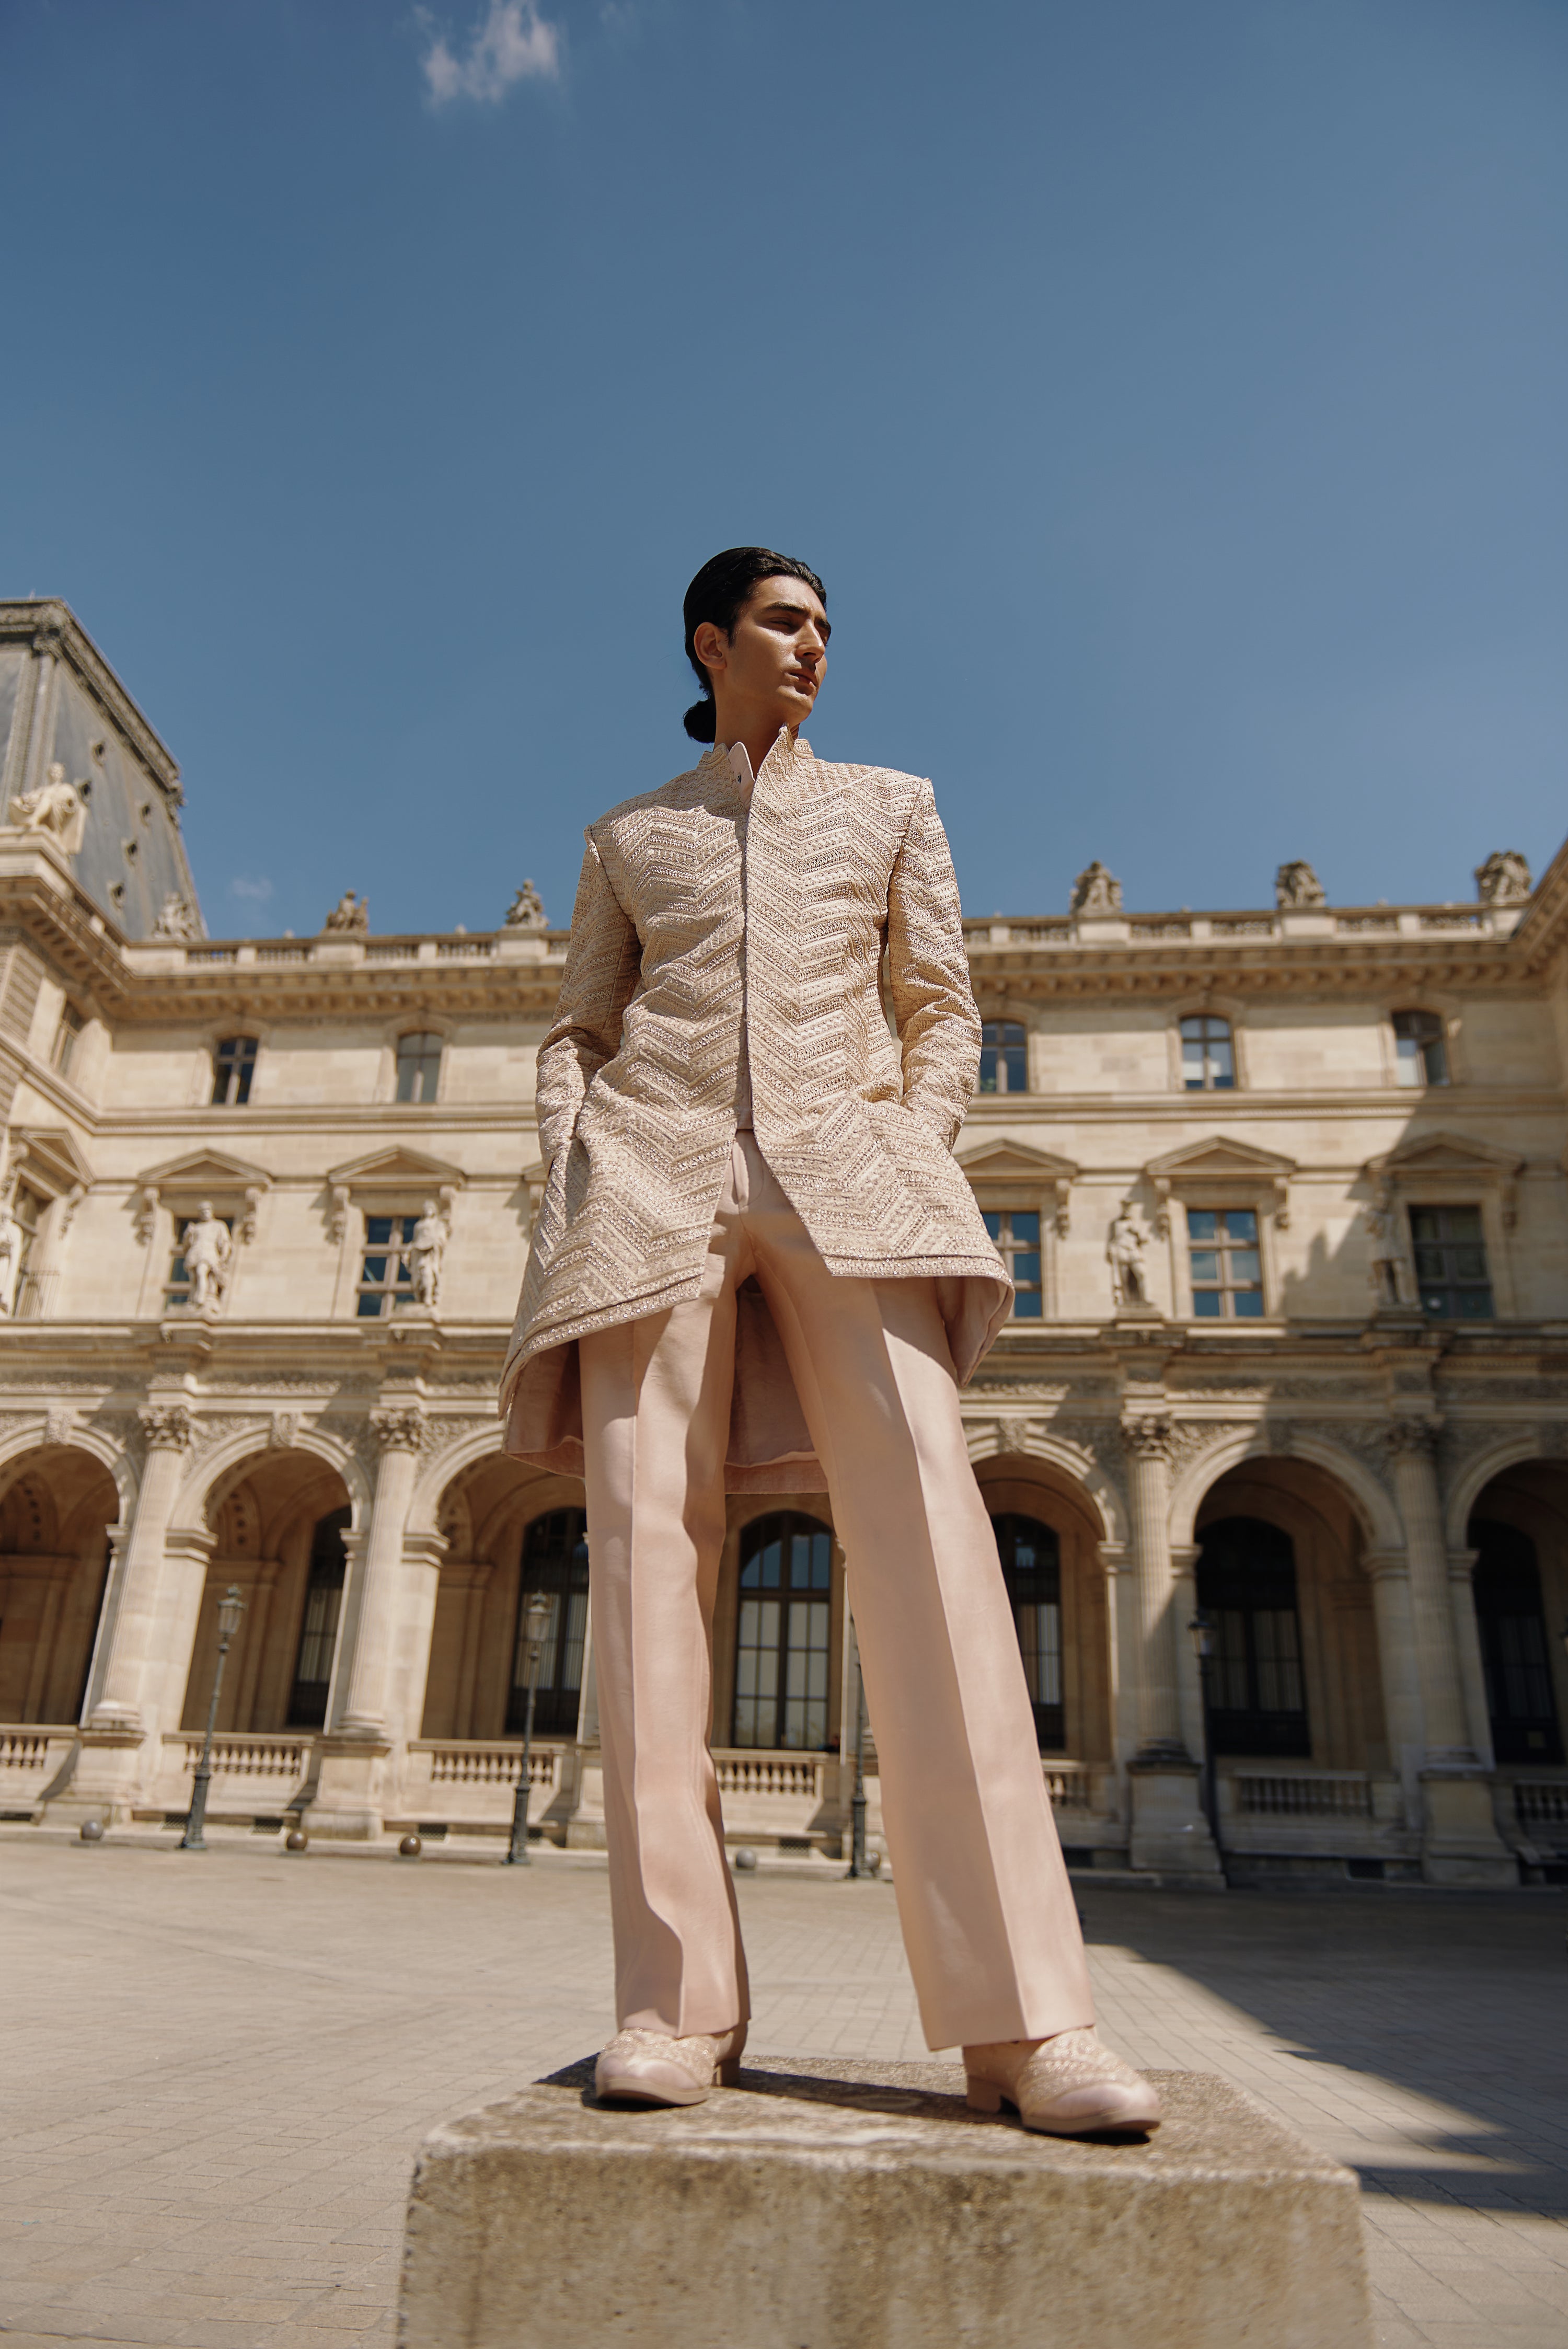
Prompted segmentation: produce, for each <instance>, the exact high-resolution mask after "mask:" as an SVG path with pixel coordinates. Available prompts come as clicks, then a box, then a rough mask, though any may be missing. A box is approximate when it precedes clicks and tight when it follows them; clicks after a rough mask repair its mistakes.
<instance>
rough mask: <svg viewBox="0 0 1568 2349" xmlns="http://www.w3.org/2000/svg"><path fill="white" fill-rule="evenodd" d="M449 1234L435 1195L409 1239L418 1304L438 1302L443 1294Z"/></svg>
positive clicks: (422, 1211)
mask: <svg viewBox="0 0 1568 2349" xmlns="http://www.w3.org/2000/svg"><path fill="white" fill-rule="evenodd" d="M448 1238H449V1233H448V1230H447V1223H446V1218H445V1216H443V1215H442V1213H441V1210H440V1208H439V1206H438V1205H437V1203H436V1201H435V1200H434V1199H427V1200H426V1202H425V1205H424V1206H423V1208H422V1209H421V1210H420V1214H419V1217H418V1222H417V1223H416V1224H415V1226H414V1237H413V1238H412V1239H411V1240H410V1241H409V1243H408V1275H409V1278H410V1279H411V1280H412V1281H413V1284H414V1302H415V1304H416V1305H434V1304H435V1302H436V1300H437V1299H438V1296H439V1295H440V1288H441V1258H442V1257H443V1256H444V1255H445V1253H446V1247H447V1241H448Z"/></svg>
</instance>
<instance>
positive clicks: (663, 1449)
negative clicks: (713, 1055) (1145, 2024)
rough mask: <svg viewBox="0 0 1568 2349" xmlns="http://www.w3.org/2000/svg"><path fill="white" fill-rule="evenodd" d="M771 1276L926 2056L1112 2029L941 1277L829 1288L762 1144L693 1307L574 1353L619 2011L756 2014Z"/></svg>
mask: <svg viewBox="0 0 1568 2349" xmlns="http://www.w3.org/2000/svg"><path fill="white" fill-rule="evenodd" d="M753 1273H754V1274H755V1275H756V1277H757V1279H758V1283H759V1284H760V1286H761V1288H762V1290H763V1292H764V1294H765V1296H766V1297H767V1299H768V1303H769V1309H770V1310H771V1313H772V1316H773V1319H774V1321H775V1323H776V1325H777V1327H778V1330H779V1337H780V1339H781V1340H782V1342H783V1345H784V1349H785V1352H786V1354H787V1357H788V1359H789V1369H790V1371H791V1374H792V1376H793V1378H794V1381H795V1385H796V1389H797V1392H799V1398H800V1402H801V1406H802V1408H803V1410H804V1412H805V1414H806V1421H807V1424H808V1426H809V1428H810V1433H811V1439H812V1442H813V1444H815V1446H816V1449H817V1455H818V1457H819V1459H820V1461H821V1463H822V1465H823V1468H824V1469H825V1471H826V1474H827V1478H828V1486H829V1491H830V1496H831V1500H832V1506H833V1516H834V1521H835V1524H836V1526H837V1529H838V1534H839V1538H840V1540H841V1542H842V1544H843V1547H844V1553H845V1557H846V1558H847V1560H848V1564H849V1589H850V1603H851V1608H852V1609H853V1612H854V1619H855V1628H856V1631H857V1634H858V1637H859V1640H860V1649H861V1664H862V1669H863V1671H864V1674H865V1686H866V1697H867V1702H868V1705H869V1709H870V1713H871V1719H872V1725H873V1728H874V1731H875V1735H876V1747H877V1756H878V1766H879V1768H880V1771H881V1775H882V1818H883V1824H884V1828H885V1832H886V1836H887V1842H888V1849H889V1854H890V1857H892V1863H893V1878H894V1884H895V1888H896V1891H897V1897H898V1904H899V1915H900V1919H901V1921H902V1923H903V1937H904V1946H905V1949H906V1951H907V1952H908V1957H909V1963H910V1971H911V1972H912V1973H913V1977H914V1984H915V1990H916V1992H917V1995H918V1997H919V2001H920V2013H921V2021H922V2023H923V2026H924V2030H925V2035H926V2038H927V2040H928V2041H929V2043H930V2044H931V2045H932V2046H933V2047H951V2046H954V2045H957V2044H961V2043H969V2044H973V2043H975V2042H976V2041H981V2040H1001V2039H1039V2038H1046V2037H1048V2036H1049V2035H1050V2034H1051V2033H1055V2032H1058V2031H1066V2030H1070V2029H1072V2028H1074V2027H1075V2026H1078V2025H1080V2024H1087V2023H1092V2022H1093V2020H1094V2008H1093V2002H1092V2000H1091V1998H1090V1994H1089V1987H1088V1971H1087V1968H1086V1965H1085V1961H1084V1953H1083V1942H1082V1937H1081V1935H1080V1933H1079V1930H1078V1916H1077V1911H1076V1909H1075V1907H1074V1903H1073V1899H1072V1894H1071V1891H1070V1889H1069V1888H1068V1878H1067V1870H1066V1868H1065V1867H1064V1866H1063V1862H1062V1856H1061V1850H1060V1847H1059V1845H1058V1843H1057V1833H1056V1825H1055V1822H1054V1820H1053V1819H1052V1816H1051V1806H1050V1801H1049V1797H1048V1795H1047V1792H1046V1785H1045V1780H1044V1776H1043V1775H1042V1772H1041V1769H1040V1760H1039V1753H1038V1749H1037V1744H1036V1738H1035V1725H1034V1714H1033V1712H1032V1710H1031V1707H1030V1702H1029V1697H1028V1692H1027V1689H1026V1684H1025V1681H1024V1671H1023V1664H1022V1661H1021V1659H1020V1656H1019V1652H1018V1641H1017V1637H1016V1631H1015V1630H1014V1625H1013V1619H1012V1612H1011V1609H1010V1607H1009V1604H1008V1600H1007V1595H1006V1586H1005V1584H1004V1582H1003V1579H1002V1570H1001V1567H1000V1564H999V1562H998V1559H997V1556H996V1544H995V1537H994V1536H993V1534H992V1530H991V1523H990V1519H989V1518H988V1517H987V1516H986V1514H985V1506H984V1504H983V1503H982V1500H981V1497H980V1493H979V1488H978V1486H977V1485H976V1484H975V1475H974V1471H973V1469H972V1468H971V1466H970V1464H969V1455H968V1452H967V1449H966V1447H965V1440H964V1431H963V1425H962V1422H961V1419H960V1414H959V1407H958V1390H957V1385H956V1382H955V1381H954V1375H953V1363H952V1358H951V1355H950V1354H949V1351H948V1347H947V1340H946V1334H945V1331H944V1328H943V1324H942V1319H941V1316H940V1314H939V1313H938V1310H937V1307H936V1300H935V1296H934V1288H933V1284H932V1283H931V1282H930V1281H929V1280H923V1279H910V1280H879V1281H872V1280H854V1279H848V1278H835V1277H834V1276H833V1275H832V1274H830V1272H829V1270H828V1268H827V1267H826V1265H825V1264H824V1263H823V1261H822V1259H821V1257H820V1255H819V1254H818V1252H817V1250H816V1248H815V1247H814V1246H813V1244H812V1242H811V1239H810V1236H809V1235H808V1233H807V1231H806V1228H805V1226H804V1225H803V1224H802V1223H801V1221H800V1219H799V1216H797V1215H796V1213H795V1211H794V1209H793V1208H792V1207H791V1206H790V1205H789V1200H788V1199H787V1198H786V1196H785V1195H784V1192H783V1190H782V1189H781V1187H780V1186H779V1182H778V1179H777V1177H776V1176H775V1175H774V1174H772V1173H771V1171H770V1170H769V1166H768V1164H767V1163H766V1161H765V1160H764V1159H763V1157H762V1154H761V1153H760V1151H759V1150H758V1147H757V1143H756V1141H755V1139H754V1137H753V1136H752V1135H751V1134H750V1133H745V1134H742V1135H739V1136H738V1138H737V1142H736V1146H735V1152H734V1155H733V1158H732V1161H731V1165H730V1172H729V1176H728V1178H727V1183H726V1186H725V1191H724V1195H723V1197H722V1198H721V1200H720V1202H719V1207H718V1214H717V1219H716V1221H715V1224H714V1227H713V1234H712V1237H711V1239H710V1241H709V1245H708V1256H707V1267H706V1270H705V1274H704V1279H703V1286H702V1291H701V1294H700V1295H699V1296H698V1297H696V1298H695V1299H692V1300H691V1301H690V1302H689V1303H686V1304H683V1305H677V1306H676V1307H674V1308H673V1309H671V1310H669V1311H667V1312H664V1313H658V1314H653V1315H650V1316H648V1317H647V1318H646V1319H642V1320H637V1321H630V1322H624V1323H622V1324H621V1325H620V1326H619V1327H618V1328H616V1329H613V1330H602V1331H600V1332H598V1333H597V1334H595V1335H594V1336H592V1337H588V1338H583V1339H581V1340H579V1341H578V1350H579V1354H580V1357H581V1363H582V1375H583V1441H584V1448H585V1451H586V1454H587V1465H586V1481H587V1487H588V1542H589V1551H590V1557H591V1560H592V1564H591V1568H590V1584H591V1604H592V1609H593V1657H594V1666H595V1670H596V1672H597V1675H598V1693H599V1729H600V1736H601V1740H602V1743H603V1764H604V1816H605V1830H606V1837H607V1841H608V1844H609V1857H610V1899H611V1909H612V1916H613V1920H614V1938H615V1980H616V2011H617V2019H618V2021H619V2023H621V2025H622V2026H623V2027H624V2026H625V2025H628V2024H630V2025H636V2026H639V2027H641V2028H645V2029H648V2030H656V2031H664V2032H670V2033H676V2034H680V2035H685V2034H686V2033H693V2032H720V2031H724V2030H727V2029H728V2028H729V2026H730V2025H731V2024H733V2023H738V2022H740V2021H742V2020H744V2019H745V2018H746V2017H747V2015H748V2011H749V2009H748V1992H747V1982H746V1961H745V1956H744V1952H743V1951H742V1949H741V1942H740V1929H739V1920H738V1915H737V1910H736V1903H735V1889H734V1885H733V1883H732V1881H731V1878H730V1873H729V1869H728V1868H727V1864H726V1860H725V1852H724V1839H723V1828H722V1822H721V1817H720V1812H719V1797H718V1785H717V1777H716V1775H715V1771H714V1765H713V1758H712V1755H711V1754H710V1752H709V1750H708V1729H709V1714H710V1710H711V1696H712V1640H713V1610H714V1599H715V1593H716V1589H717V1580H718V1567H719V1556H720V1552H721V1549H722V1547H723V1543H724V1535H725V1485H724V1463H725V1451H726V1445H727V1437H728V1432H729V1414H730V1394H731V1388H732V1386H733V1383H734V1373H735V1329H736V1291H737V1289H738V1287H739V1285H740V1283H741V1282H742V1281H743V1280H745V1279H746V1278H748V1276H749V1275H751V1274H753Z"/></svg>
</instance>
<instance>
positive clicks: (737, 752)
mask: <svg viewBox="0 0 1568 2349" xmlns="http://www.w3.org/2000/svg"><path fill="white" fill-rule="evenodd" d="M811 755H812V753H811V746H810V743H809V742H808V741H807V740H806V738H805V736H804V735H803V734H791V732H790V731H789V728H788V726H780V728H779V731H778V734H777V735H776V737H775V738H774V740H773V741H772V743H771V744H770V745H769V750H768V754H767V756H766V758H765V759H764V760H763V761H762V764H761V766H760V767H759V768H758V770H757V771H756V773H755V774H753V772H752V769H751V754H750V752H749V751H748V750H747V747H746V745H745V743H744V742H716V743H715V744H714V746H713V748H712V750H709V751H708V752H707V757H708V758H710V759H712V760H713V761H715V763H716V764H717V765H718V766H721V767H722V768H723V769H724V770H725V771H726V772H727V774H728V775H729V776H731V777H732V778H733V780H734V781H736V782H737V783H738V784H739V786H740V787H741V789H742V790H743V791H747V792H749V791H752V790H754V789H755V788H756V786H757V784H758V782H759V781H762V780H763V779H764V778H765V777H766V778H767V779H768V780H769V781H772V780H774V779H775V778H777V779H778V780H779V781H783V780H785V779H787V778H788V777H789V776H791V775H792V774H793V773H794V771H795V769H796V767H797V765H798V763H799V761H802V760H806V761H809V760H810V757H811Z"/></svg>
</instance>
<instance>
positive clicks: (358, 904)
mask: <svg viewBox="0 0 1568 2349" xmlns="http://www.w3.org/2000/svg"><path fill="white" fill-rule="evenodd" d="M369 927H370V900H369V898H368V897H356V895H355V894H354V892H353V890H352V889H346V890H345V891H344V893H343V895H342V896H341V897H340V898H339V899H338V901H337V903H336V905H335V906H334V907H333V909H332V911H331V913H330V914H328V916H327V917H326V919H325V922H323V924H322V929H323V931H324V932H325V931H327V930H337V931H346V932H347V933H348V934H349V936H353V937H363V936H365V934H366V931H367V930H368V929H369Z"/></svg>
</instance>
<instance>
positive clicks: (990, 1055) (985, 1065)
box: [969, 1028, 996, 1093]
mask: <svg viewBox="0 0 1568 2349" xmlns="http://www.w3.org/2000/svg"><path fill="white" fill-rule="evenodd" d="M969 1033H970V1034H971V1035H972V1036H973V1034H974V1033H975V1030H973V1028H972V1029H971V1030H969ZM980 1090H981V1092H983V1093H994V1092H995V1091H996V1055H995V1052H994V1051H993V1050H991V1048H990V1046H989V1045H986V1046H985V1047H983V1048H982V1050H981V1053H980Z"/></svg>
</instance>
